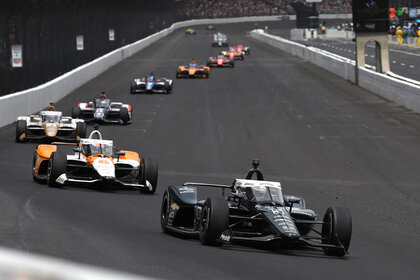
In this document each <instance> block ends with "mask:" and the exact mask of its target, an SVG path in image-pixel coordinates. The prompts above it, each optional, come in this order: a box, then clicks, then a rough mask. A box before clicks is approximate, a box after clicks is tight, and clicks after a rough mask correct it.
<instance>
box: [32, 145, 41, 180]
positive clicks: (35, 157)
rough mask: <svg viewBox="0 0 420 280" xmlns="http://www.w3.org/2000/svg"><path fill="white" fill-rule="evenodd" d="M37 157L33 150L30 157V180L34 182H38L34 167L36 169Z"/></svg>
mask: <svg viewBox="0 0 420 280" xmlns="http://www.w3.org/2000/svg"><path fill="white" fill-rule="evenodd" d="M37 155H38V153H37V152H36V150H35V152H34V155H33V157H32V179H33V180H34V181H35V182H39V180H38V178H37V177H36V176H35V167H36V159H37Z"/></svg>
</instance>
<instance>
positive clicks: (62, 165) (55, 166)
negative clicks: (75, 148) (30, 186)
mask: <svg viewBox="0 0 420 280" xmlns="http://www.w3.org/2000/svg"><path fill="white" fill-rule="evenodd" d="M66 167H67V156H66V155H65V154H63V153H60V152H53V153H52V154H51V157H50V160H49V161H48V170H47V184H48V186H49V187H60V186H61V185H60V184H58V183H57V182H56V180H57V178H58V177H60V175H61V174H63V173H65V172H66Z"/></svg>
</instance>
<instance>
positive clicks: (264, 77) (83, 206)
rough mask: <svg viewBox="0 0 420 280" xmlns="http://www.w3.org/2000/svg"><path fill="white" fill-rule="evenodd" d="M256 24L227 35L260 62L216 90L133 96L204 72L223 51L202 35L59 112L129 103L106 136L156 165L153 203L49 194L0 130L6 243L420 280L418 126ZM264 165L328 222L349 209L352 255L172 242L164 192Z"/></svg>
mask: <svg viewBox="0 0 420 280" xmlns="http://www.w3.org/2000/svg"><path fill="white" fill-rule="evenodd" d="M253 27H254V25H253V24H232V25H217V26H216V28H217V30H220V31H223V32H226V33H227V35H228V36H229V40H230V42H231V43H236V42H238V43H239V42H242V43H244V44H246V45H249V46H250V47H251V55H249V56H247V57H246V59H245V61H242V62H237V63H236V64H235V68H233V69H214V70H211V75H210V78H209V79H191V80H175V79H174V91H173V94H169V95H162V94H156V95H130V94H129V87H130V81H131V79H133V78H135V77H139V76H143V75H146V74H147V73H148V72H149V71H150V70H151V69H154V70H155V72H156V73H157V74H158V75H161V76H164V77H165V76H166V77H169V78H170V77H172V78H175V70H176V67H177V66H178V65H181V64H185V63H187V62H188V61H190V60H191V59H192V58H195V59H197V60H198V62H199V63H205V62H206V59H207V58H208V57H209V56H210V55H215V54H216V53H217V51H218V50H219V49H216V48H212V47H211V45H210V37H209V34H208V32H207V31H206V30H205V28H204V27H203V26H200V27H197V35H191V36H189V35H185V34H184V32H183V30H179V31H177V32H175V33H174V34H172V35H170V36H168V37H166V38H164V39H162V40H160V41H158V42H156V43H154V44H153V45H151V46H149V47H148V48H146V49H144V50H143V51H141V52H139V53H138V54H136V55H134V56H133V57H131V58H129V59H127V60H125V61H123V62H121V63H120V64H118V65H116V66H115V67H113V68H111V69H109V70H108V71H107V72H105V73H103V74H102V75H100V76H99V77H97V78H95V79H94V80H92V81H90V82H89V83H87V84H85V85H83V86H82V87H80V88H79V89H77V90H75V91H74V92H73V93H72V94H70V95H69V96H68V97H66V98H65V99H63V100H62V101H60V102H58V103H57V104H56V107H57V109H59V110H62V111H63V112H64V113H66V114H70V112H71V107H72V106H73V105H75V104H76V103H78V102H82V101H85V100H92V99H94V98H95V97H96V96H98V95H99V93H100V92H101V91H102V90H105V91H106V92H107V94H108V97H110V98H111V99H112V100H115V101H124V102H126V103H130V104H131V105H132V106H133V110H134V111H133V123H132V124H130V125H128V126H118V125H116V126H115V125H114V126H111V125H109V126H102V127H101V128H100V130H101V131H102V133H103V135H104V138H107V139H114V141H115V146H117V147H119V148H121V149H126V150H134V151H138V152H139V153H140V155H141V156H143V155H148V156H151V157H154V158H155V159H157V161H158V162H159V169H160V173H159V184H158V189H157V192H156V194H155V195H143V194H139V193H137V192H135V191H105V190H92V189H83V188H75V187H65V188H64V189H55V188H49V187H48V186H46V185H42V184H38V183H36V182H34V181H33V180H32V177H31V160H32V154H33V151H34V149H35V147H36V144H35V143H23V144H17V143H15V142H14V137H15V136H14V135H15V127H14V125H10V126H7V127H4V128H2V129H0V139H1V140H0V141H1V145H0V182H1V183H0V184H1V187H0V245H1V246H6V247H11V248H17V249H21V250H24V251H27V252H35V253H40V254H45V255H50V256H54V257H59V258H63V259H67V260H72V261H76V262H80V263H86V264H92V265H97V266H101V267H107V268H111V269H117V270H122V271H128V272H134V273H138V274H142V275H146V276H152V277H157V278H163V279H304V278H305V279H418V278H419V273H420V267H419V263H420V257H419V254H418V252H419V251H420V245H419V242H418V238H419V232H420V223H419V216H420V191H419V189H420V187H419V182H420V172H419V162H420V141H419V140H420V116H419V115H417V114H413V113H411V112H409V111H407V110H405V109H403V108H402V107H400V106H398V105H396V104H394V103H391V102H388V101H386V100H384V99H382V98H380V97H377V96H375V95H373V94H371V93H369V92H367V91H364V90H362V89H360V88H358V87H356V86H354V85H353V84H351V83H349V82H347V81H344V80H343V79H340V78H338V77H337V76H335V75H334V74H331V73H329V72H327V71H325V70H322V69H320V68H318V67H316V66H314V65H312V64H310V63H308V62H307V61H304V60H301V59H299V58H296V57H291V56H290V55H289V54H286V53H284V52H281V51H279V50H277V49H275V48H272V47H270V46H267V45H265V44H263V43H261V42H258V41H255V40H253V39H251V38H249V37H248V36H247V33H246V31H248V30H250V29H251V28H253ZM46 105H47V104H46ZM91 129H92V126H89V130H91ZM254 158H258V159H260V160H261V170H262V171H263V173H264V175H265V178H266V179H267V180H277V181H280V182H281V183H282V185H283V191H284V193H286V194H296V195H302V196H304V197H305V199H306V202H307V206H308V207H309V208H311V209H313V210H315V211H316V212H317V213H318V216H319V218H320V219H322V216H323V214H324V212H325V210H326V209H327V207H329V206H344V207H348V208H349V209H350V211H351V214H352V217H353V236H352V241H351V244H350V249H349V253H350V254H349V255H347V256H346V257H344V258H335V257H328V256H325V255H324V254H323V253H322V252H321V251H319V250H313V249H312V250H307V249H292V250H284V249H275V248H266V247H247V246H238V245H235V246H233V245H232V246H223V247H209V246H203V245H201V244H200V242H199V241H197V240H190V239H183V238H179V237H176V236H171V235H166V234H163V233H162V232H161V229H160V204H161V200H162V194H163V193H164V190H165V187H166V186H168V185H175V184H181V183H183V182H186V181H199V182H200V181H201V182H210V183H225V184H230V183H231V182H232V181H233V179H234V178H241V177H242V178H243V177H244V176H245V174H246V172H247V171H248V170H249V168H250V167H251V160H252V159H254ZM214 192H215V191H210V190H206V189H201V190H200V194H199V196H200V197H201V198H205V197H207V196H210V195H219V192H218V191H217V192H216V193H214Z"/></svg>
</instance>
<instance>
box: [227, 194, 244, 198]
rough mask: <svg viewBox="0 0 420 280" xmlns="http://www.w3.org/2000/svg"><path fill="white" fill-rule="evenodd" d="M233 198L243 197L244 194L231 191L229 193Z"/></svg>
mask: <svg viewBox="0 0 420 280" xmlns="http://www.w3.org/2000/svg"><path fill="white" fill-rule="evenodd" d="M230 195H231V196H232V197H234V198H238V199H243V198H245V195H244V194H243V193H231V194H230Z"/></svg>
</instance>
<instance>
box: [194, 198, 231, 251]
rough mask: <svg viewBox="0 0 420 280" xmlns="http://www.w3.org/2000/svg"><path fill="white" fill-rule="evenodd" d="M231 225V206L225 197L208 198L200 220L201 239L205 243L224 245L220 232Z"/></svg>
mask: <svg viewBox="0 0 420 280" xmlns="http://www.w3.org/2000/svg"><path fill="white" fill-rule="evenodd" d="M228 227H229V207H228V204H227V201H226V200H224V199H223V198H207V200H206V201H205V202H204V206H203V210H202V211H201V217H200V221H199V232H200V241H201V244H203V245H212V246H217V245H222V243H220V242H218V241H217V240H218V238H219V236H220V234H221V233H222V232H223V231H224V230H226V229H227V228H228Z"/></svg>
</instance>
